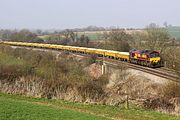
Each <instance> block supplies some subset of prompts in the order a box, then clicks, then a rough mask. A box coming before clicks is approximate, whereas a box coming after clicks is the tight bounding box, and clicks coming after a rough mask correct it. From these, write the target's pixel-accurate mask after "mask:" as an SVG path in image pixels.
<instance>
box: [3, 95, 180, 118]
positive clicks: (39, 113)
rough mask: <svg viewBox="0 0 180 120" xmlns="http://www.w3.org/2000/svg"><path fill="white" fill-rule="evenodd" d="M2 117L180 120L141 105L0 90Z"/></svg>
mask: <svg viewBox="0 0 180 120" xmlns="http://www.w3.org/2000/svg"><path fill="white" fill-rule="evenodd" d="M0 111H1V112H0V118H1V119H8V120H9V119H13V120H16V119H63V120H66V119H73V120H84V119H86V120H93V119H94V120H103V119H127V120H180V117H176V116H172V115H166V114H161V113H157V112H153V111H146V110H144V109H142V108H138V107H132V106H131V108H130V109H129V110H127V109H125V108H124V107H113V106H104V105H89V104H81V103H72V102H66V101H62V100H48V99H42V98H30V97H23V96H18V95H8V94H3V93H0Z"/></svg>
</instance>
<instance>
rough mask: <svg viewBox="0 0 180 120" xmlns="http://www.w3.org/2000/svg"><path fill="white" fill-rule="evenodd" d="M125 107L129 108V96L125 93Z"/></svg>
mask: <svg viewBox="0 0 180 120" xmlns="http://www.w3.org/2000/svg"><path fill="white" fill-rule="evenodd" d="M125 108H126V109H129V96H128V95H126V101H125Z"/></svg>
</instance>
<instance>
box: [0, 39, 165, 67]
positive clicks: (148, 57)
mask: <svg viewBox="0 0 180 120" xmlns="http://www.w3.org/2000/svg"><path fill="white" fill-rule="evenodd" d="M0 44H5V45H13V46H25V47H37V48H46V49H55V50H62V51H69V52H77V53H82V54H94V55H97V56H100V57H108V58H111V59H116V60H121V61H126V62H129V63H132V64H138V65H142V66H147V67H151V68H152V67H161V66H163V64H162V63H163V62H162V58H161V57H160V53H159V52H157V51H153V50H135V49H133V50H130V51H129V52H119V51H113V50H104V49H96V48H87V47H75V46H65V45H55V44H39V43H25V42H8V41H1V42H0Z"/></svg>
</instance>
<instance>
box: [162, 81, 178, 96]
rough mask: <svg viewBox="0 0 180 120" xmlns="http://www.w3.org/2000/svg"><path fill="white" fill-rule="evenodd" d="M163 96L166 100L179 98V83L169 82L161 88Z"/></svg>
mask: <svg viewBox="0 0 180 120" xmlns="http://www.w3.org/2000/svg"><path fill="white" fill-rule="evenodd" d="M162 93H163V96H164V97H167V98H174V97H180V83H175V82H169V83H167V84H166V85H165V86H164V87H163V92H162Z"/></svg>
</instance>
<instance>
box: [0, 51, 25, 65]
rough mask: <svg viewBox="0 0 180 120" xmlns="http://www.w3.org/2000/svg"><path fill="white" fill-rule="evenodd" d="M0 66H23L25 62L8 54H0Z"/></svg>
mask: <svg viewBox="0 0 180 120" xmlns="http://www.w3.org/2000/svg"><path fill="white" fill-rule="evenodd" d="M0 64H2V65H23V64H25V61H24V60H22V59H17V58H15V57H14V56H10V55H8V54H6V53H0Z"/></svg>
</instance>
